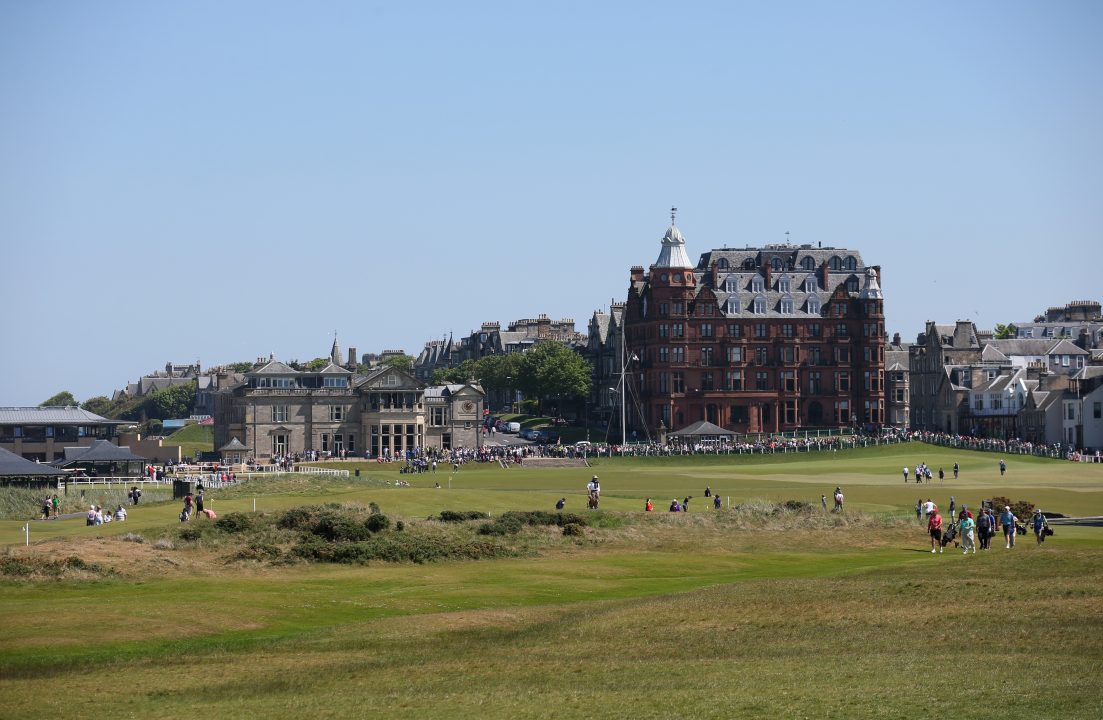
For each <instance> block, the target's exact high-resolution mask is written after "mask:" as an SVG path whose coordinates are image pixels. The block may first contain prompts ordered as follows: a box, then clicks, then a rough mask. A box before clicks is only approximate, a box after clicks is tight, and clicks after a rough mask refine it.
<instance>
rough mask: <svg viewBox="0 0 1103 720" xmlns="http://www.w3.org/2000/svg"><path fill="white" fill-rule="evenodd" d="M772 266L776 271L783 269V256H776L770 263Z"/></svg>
mask: <svg viewBox="0 0 1103 720" xmlns="http://www.w3.org/2000/svg"><path fill="white" fill-rule="evenodd" d="M770 267H772V268H773V269H774V272H780V271H781V258H774V259H773V261H772V262H771V263H770Z"/></svg>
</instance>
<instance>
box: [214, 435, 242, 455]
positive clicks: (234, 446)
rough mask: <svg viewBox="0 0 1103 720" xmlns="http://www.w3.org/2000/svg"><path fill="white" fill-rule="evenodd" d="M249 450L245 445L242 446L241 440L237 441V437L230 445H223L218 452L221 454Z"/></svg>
mask: <svg viewBox="0 0 1103 720" xmlns="http://www.w3.org/2000/svg"><path fill="white" fill-rule="evenodd" d="M248 449H249V448H247V447H245V446H244V445H242V444H241V441H240V440H238V439H237V438H236V437H235V438H233V439H232V440H230V442H228V443H226V444H225V445H223V446H222V447H220V448H219V449H218V451H219V452H227V451H235V450H248Z"/></svg>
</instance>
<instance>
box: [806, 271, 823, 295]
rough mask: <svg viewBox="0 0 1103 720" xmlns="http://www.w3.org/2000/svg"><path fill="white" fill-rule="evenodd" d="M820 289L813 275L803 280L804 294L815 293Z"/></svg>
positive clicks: (818, 282)
mask: <svg viewBox="0 0 1103 720" xmlns="http://www.w3.org/2000/svg"><path fill="white" fill-rule="evenodd" d="M819 289H820V281H819V280H817V279H816V276H815V275H809V276H808V277H806V278H804V292H810V293H812V292H817V291H818V290H819Z"/></svg>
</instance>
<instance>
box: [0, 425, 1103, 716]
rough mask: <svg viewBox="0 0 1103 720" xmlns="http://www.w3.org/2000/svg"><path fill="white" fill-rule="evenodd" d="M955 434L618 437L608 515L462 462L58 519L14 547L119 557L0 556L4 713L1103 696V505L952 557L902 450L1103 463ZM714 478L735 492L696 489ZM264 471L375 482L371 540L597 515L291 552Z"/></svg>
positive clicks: (321, 490)
mask: <svg viewBox="0 0 1103 720" xmlns="http://www.w3.org/2000/svg"><path fill="white" fill-rule="evenodd" d="M939 450H940V449H934V450H932V449H930V448H927V447H926V446H913V447H911V448H910V449H909V450H908V454H902V452H901V451H900V450H898V449H892V450H886V449H880V450H879V451H878V452H874V453H867V454H866V455H865V456H861V457H858V456H856V457H851V458H848V459H846V460H845V462H836V458H834V457H832V458H823V457H820V458H819V459H818V460H816V459H814V458H815V456H813V459H812V460H810V459H808V458H806V457H804V456H801V458H800V459H799V461H793V460H789V459H783V460H774V459H767V460H766V461H763V462H740V463H735V462H722V461H719V462H714V461H711V460H710V461H709V462H699V461H695V462H690V463H686V464H684V465H683V464H678V463H667V464H665V465H660V464H648V463H647V462H646V461H629V460H625V461H624V462H622V463H618V462H613V463H609V464H608V465H607V466H605V467H603V469H602V470H601V473H600V474H601V477H602V485H603V494H602V506H603V510H602V511H601V512H598V513H589V512H587V511H586V510H585V509H584V493H585V490H584V486H585V481H586V480H587V479H588V476H589V473H579V472H577V471H542V472H538V473H537V472H532V473H529V472H518V471H513V470H510V471H504V470H500V469H498V470H494V469H493V468H474V467H472V466H467V467H465V468H464V469H463V470H461V472H460V473H458V474H456V475H455V476H454V477H453V478H452V486H453V489H452V490H434V489H432V487H431V486H432V483H433V482H434V481H435V480H441V481H442V484H444V480H445V479H446V478H448V477H449V475H450V474H445V473H440V472H438V473H437V475H436V476H435V477H430V476H422V477H418V476H404V478H405V477H409V478H410V479H411V480H412V481H413V482H414V483H415V485H417V484H418V483H421V486H420V487H413V488H395V487H387V486H362V485H357V484H356V483H355V482H335V481H330V480H318V479H303V480H299V479H293V478H285V479H283V480H279V481H276V482H277V483H279V484H278V485H272V486H269V487H272V488H275V487H278V488H279V492H277V493H275V494H268V493H266V492H265V490H264V486H262V485H261V484H257V485H252V486H251V483H246V484H245V485H244V486H242V487H241V488H239V489H238V490H236V491H235V493H236V494H234V495H231V494H229V493H227V494H226V495H220V494H218V493H211V494H209V496H208V498H209V499H208V503H209V504H210V505H212V506H214V507H217V508H218V511H219V513H220V520H224V523H223V525H224V528H222V529H219V528H218V527H217V525H216V524H215V523H209V524H208V525H209V527H208V526H199V525H197V524H196V525H193V526H194V527H199V530H198V539H197V540H195V541H187V540H183V539H181V538H180V537H178V532H179V531H180V525H179V523H176V522H175V521H174V519H173V518H174V515H175V512H176V505H175V503H174V504H172V505H166V506H164V507H158V506H152V507H148V508H145V507H142V508H140V511H139V512H138V513H135V514H133V515H132V518H133V519H132V520H128V522H127V523H125V524H123V525H125V526H126V527H125V532H137V531H140V532H141V534H142V535H143V536H144V537H145V538H146V539H147V541H146V542H144V543H136V542H127V541H125V540H124V539H123V538H122V537H112V536H110V535H107V534H105V533H104V531H103V530H99V529H94V528H84V527H83V526H81V525H78V524H76V523H73V524H72V525H68V527H69V530H68V531H67V534H65V533H62V532H61V530H63V529H65V528H66V527H67V524H66V523H56V524H55V523H41V524H40V525H41V526H56V527H55V530H56V531H57V532H58V534H57V535H56V536H54V537H53V538H49V539H46V540H43V541H41V542H40V543H39V544H37V545H34V546H32V547H31V548H29V549H24V548H21V547H13V548H11V549H10V551H9V553H8V556H9V557H13V558H23V557H35V558H48V559H50V560H51V561H60V560H61V559H63V558H67V557H69V556H71V555H76V556H77V557H80V558H81V559H82V561H83V562H85V563H89V564H95V565H97V566H99V567H103V568H108V569H110V570H111V571H112V572H114V573H116V574H115V575H105V576H102V577H95V578H92V577H89V578H79V579H77V578H74V579H68V578H62V579H60V580H56V579H47V578H45V577H42V578H36V579H30V580H28V579H15V578H7V579H0V607H3V608H4V610H3V613H4V614H3V618H4V628H5V632H4V633H0V693H2V694H3V697H4V698H5V704H4V707H5V714H8V715H11V716H44V715H48V716H51V717H56V718H69V717H84V716H86V715H87V707H88V705H89V704H94V705H95V706H96V707H97V708H98V711H97V712H98V714H101V715H105V716H107V717H148V718H170V717H184V716H191V715H194V713H195V708H196V702H202V708H203V711H204V712H205V713H207V714H210V715H212V716H214V717H257V716H265V715H266V716H270V717H273V718H282V717H347V716H352V715H357V716H358V715H362V714H365V713H367V712H370V713H371V714H373V715H377V716H380V717H388V718H414V717H417V718H465V717H477V718H537V717H587V718H590V717H592V718H622V717H625V716H631V717H640V718H660V717H661V718H667V717H701V718H711V717H716V718H731V717H828V718H854V717H892V718H899V717H917V718H940V719H941V718H945V717H983V716H987V715H989V714H992V708H999V709H1000V711H1001V712H1003V713H1006V714H1011V715H1014V716H1016V717H1018V716H1025V717H1034V718H1097V717H1100V716H1103V700H1101V696H1100V695H1099V693H1098V688H1099V687H1100V685H1101V681H1103V666H1101V662H1100V658H1103V627H1101V625H1103V619H1101V616H1100V614H1099V612H1098V609H1099V608H1100V607H1103V530H1100V529H1098V528H1091V527H1077V528H1073V527H1062V528H1059V529H1058V533H1057V535H1056V536H1055V537H1054V538H1052V539H1051V540H1050V541H1048V542H1047V543H1046V544H1045V545H1044V546H1042V547H1038V546H1036V545H1034V544H1032V543H1031V542H1023V543H1021V544H1020V546H1019V547H1018V548H1016V549H1015V550H1014V551H1005V550H1003V549H1002V546H999V545H998V544H997V547H996V549H994V550H992V551H990V552H981V553H978V554H977V555H975V556H973V555H970V556H968V557H963V556H962V555H961V554H960V553H952V552H948V553H945V554H936V555H931V554H930V553H929V552H928V551H927V548H929V544H928V542H927V538H926V535H925V533H924V531H923V528H922V527H921V526H919V525H918V524H917V523H916V522H915V519H914V512H913V510H912V508H913V507H914V503H915V499H916V497H917V494H918V493H922V494H923V496H924V497H926V494H927V493H926V492H925V491H927V490H928V488H929V487H931V486H926V485H924V486H923V487H922V488H917V487H916V486H915V485H913V484H909V485H907V486H904V485H903V483H902V482H901V480H900V477H899V474H898V473H899V468H898V467H896V465H898V464H900V465H902V460H903V459H904V458H905V457H906V458H908V460H909V461H910V462H911V464H914V462H915V461H917V460H920V461H922V460H925V461H926V462H928V463H929V464H931V465H932V466H933V467H935V468H937V467H938V464H937V463H938V462H944V461H945V460H947V459H950V458H952V457H957V458H958V459H959V461H960V462H961V464H962V468H963V477H962V479H961V482H960V483H958V484H956V485H953V486H950V485H949V484H948V485H947V486H944V487H942V488H938V487H937V483H935V486H934V488H932V491H931V493H930V494H931V495H932V496H934V497H936V498H937V499H938V500H939V502H940V504H942V503H945V502H946V499H947V498H948V495H949V494H951V493H953V494H955V495H956V497H957V501H958V504H959V505H960V504H962V503H965V502H968V503H969V504H974V503H975V502H976V500H978V499H980V498H984V497H991V496H992V495H996V494H998V495H1005V496H1008V497H1012V498H1016V499H1018V498H1029V499H1031V500H1033V501H1035V502H1039V503H1045V506H1046V509H1047V510H1049V509H1052V510H1054V511H1059V512H1064V513H1065V514H1101V513H1100V509H1103V500H1101V496H1103V489H1101V488H1103V485H1101V483H1100V479H1101V474H1100V472H1099V468H1094V469H1093V468H1084V467H1081V466H1073V465H1071V464H1066V463H1046V462H1045V461H1041V462H1039V463H1033V462H1026V461H1024V462H1021V463H1020V462H1019V460H1018V459H1017V458H1014V457H1010V458H1008V463H1009V468H1010V470H1009V474H1008V476H1007V477H1005V478H1002V479H1001V478H1000V477H999V474H998V469H996V468H995V467H990V466H991V465H993V464H994V462H995V461H996V460H997V459H998V458H997V457H996V456H993V455H988V454H977V453H973V454H969V453H966V454H960V453H955V454H952V455H949V454H948V455H939V454H938V451H939ZM856 452H862V451H856ZM841 455H842V454H841V453H840V458H841ZM974 455H976V456H980V457H973V456H974ZM1024 460H1027V459H1024ZM949 464H951V465H952V462H950V463H949ZM1092 471H1094V474H1093V472H1092ZM383 477H384V478H387V477H390V475H389V470H388V471H384V475H383ZM706 484H709V485H711V487H712V489H713V490H717V491H720V492H722V493H723V495H724V497H725V509H724V510H723V511H720V512H717V511H713V510H711V509H709V510H705V509H704V508H703V507H698V505H697V503H698V502H701V498H700V493H701V490H703V487H704V485H706ZM837 484H841V485H843V487H844V491H845V492H846V495H847V512H846V513H843V514H834V513H824V512H822V511H821V510H820V508H819V506H818V502H819V495H820V494H821V492H826V493H829V492H830V490H831V489H832V488H833V487H834V485H837ZM936 493H941V494H936ZM687 494H692V495H697V496H698V498H697V499H696V500H695V501H694V503H693V506H694V510H693V511H692V512H690V513H667V512H655V513H650V514H647V513H643V512H640V509H641V508H642V501H643V498H644V497H646V496H653V497H654V498H655V499H656V504H658V505H660V507H661V506H662V503H660V502H658V501H659V500H660V499H661V498H663V497H666V498H668V499H669V498H670V497H674V496H677V497H679V498H680V497H683V496H684V495H687ZM253 495H255V496H257V498H258V509H259V510H260V513H258V515H261V516H263V518H269V517H271V518H276V517H280V516H281V515H282V514H283V513H285V512H287V511H288V510H289V509H290V508H293V507H298V506H302V505H308V504H312V505H327V504H329V503H334V504H336V506H337V507H347V508H357V507H359V508H360V509H358V510H355V513H354V514H356V515H357V516H360V515H362V514H363V512H364V511H363V509H362V507H363V506H368V505H369V504H370V503H372V502H375V503H378V504H379V505H381V506H382V507H383V508H385V510H386V513H387V514H388V516H390V517H391V518H393V519H395V523H394V524H393V525H392V526H391V527H390V528H388V529H387V530H386V531H384V532H382V533H376V534H374V535H372V536H371V538H378V537H397V536H398V535H402V534H406V533H411V534H413V533H417V532H425V533H443V534H447V535H448V536H449V537H450V538H452V540H454V538H456V537H460V536H461V535H463V534H466V535H468V536H470V535H473V534H474V533H475V532H476V530H475V528H477V527H478V526H479V525H480V524H481V523H485V522H488V520H485V519H471V520H461V522H455V523H445V522H441V521H440V520H439V519H437V518H439V515H440V513H441V512H442V511H445V510H462V511H467V510H477V511H480V512H487V513H489V514H490V515H491V520H490V521H493V520H494V519H496V518H498V517H499V516H500V515H501V514H503V513H504V512H507V511H511V510H513V511H516V510H522V511H535V510H543V511H550V510H551V509H552V507H553V506H554V503H555V501H556V500H557V499H559V498H560V497H567V498H568V506H567V512H573V513H577V514H579V515H580V516H582V517H585V518H586V519H587V522H588V524H587V526H586V527H584V528H582V531H583V534H582V535H581V536H567V537H564V536H563V535H562V534H561V531H560V528H559V527H558V526H529V525H527V524H526V525H525V526H524V527H523V528H522V529H521V530H520V531H519V532H518V534H517V535H508V536H502V537H501V538H498V537H494V538H492V539H493V540H495V541H498V542H502V543H508V547H510V548H512V549H513V550H514V551H516V553H517V554H516V555H513V556H508V557H499V558H495V559H486V560H477V561H469V560H464V561H451V560H445V561H440V562H427V563H422V564H417V563H416V562H413V561H411V559H410V558H408V557H407V558H399V562H370V563H369V564H368V565H339V564H329V563H317V562H303V561H296V562H295V563H294V564H282V563H281V562H272V561H271V556H270V548H271V547H276V548H278V549H279V551H280V552H281V554H284V555H286V550H287V548H289V547H292V546H293V544H294V542H295V540H294V538H296V537H298V536H297V535H296V534H295V533H297V532H300V531H298V530H295V531H288V532H289V533H290V534H289V535H287V536H279V535H276V534H273V535H265V534H264V532H269V531H264V532H261V531H259V530H258V528H260V527H261V526H262V525H263V524H264V523H265V522H267V520H264V521H263V522H262V521H261V520H258V519H256V517H255V516H253V517H245V518H242V519H239V518H236V517H231V515H232V514H233V513H235V512H245V511H248V510H249V509H250V508H251V500H252V496H253ZM729 498H730V499H731V505H732V507H731V509H729V508H728V506H727V505H728V502H727V501H728V499H729ZM786 500H798V501H803V502H805V503H810V504H811V505H812V507H811V509H808V508H807V507H803V506H800V505H794V506H791V507H784V501H786ZM606 506H608V508H609V509H605V508H606ZM367 512H368V514H370V513H371V511H370V509H369V510H368V511H367ZM549 514H550V512H549ZM249 515H251V513H249ZM430 517H432V518H433V519H430ZM397 519H404V520H405V521H407V522H406V524H405V526H404V529H403V530H402V531H400V532H396V526H397ZM3 528H4V526H3V525H0V529H3ZM277 529H278V528H277ZM123 532H124V530H122V529H120V532H119V535H122V534H123ZM271 532H272V533H275V532H276V531H275V530H272V531H271ZM281 532H283V531H281ZM208 533H211V534H210V535H208ZM452 533H457V534H456V535H451V534H452ZM40 534H41V533H40ZM6 537H10V538H13V539H14V538H15V537H17V536H15V535H14V533H10V534H9V535H8V536H6ZM169 537H171V539H170V540H169V541H168V542H166V539H167V538H169ZM452 540H450V542H451V541H452ZM11 541H12V540H9V542H11ZM275 541H278V542H275ZM285 541H286V542H285ZM369 541H370V539H369ZM356 542H363V541H356ZM235 553H238V554H239V555H236V556H235ZM242 553H243V554H242ZM59 682H63V683H64V686H65V689H66V692H65V693H63V694H59V693H57V692H56V691H55V690H56V687H57V684H58V683H59ZM120 688H125V689H126V691H125V692H123V691H120V690H119V689H120ZM73 697H79V698H81V699H82V701H81V702H74V701H73V700H72V698H73ZM197 699H198V700H197Z"/></svg>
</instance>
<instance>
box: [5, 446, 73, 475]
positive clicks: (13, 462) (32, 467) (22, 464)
mask: <svg viewBox="0 0 1103 720" xmlns="http://www.w3.org/2000/svg"><path fill="white" fill-rule="evenodd" d="M64 474H65V473H64V472H62V471H61V470H58V469H57V468H55V467H51V466H50V465H40V464H39V463H36V462H31V461H30V460H28V459H27V458H24V457H20V456H19V455H16V454H15V453H13V452H11V451H10V450H5V449H4V448H0V477H35V476H47V477H58V476H61V475H64Z"/></svg>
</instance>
